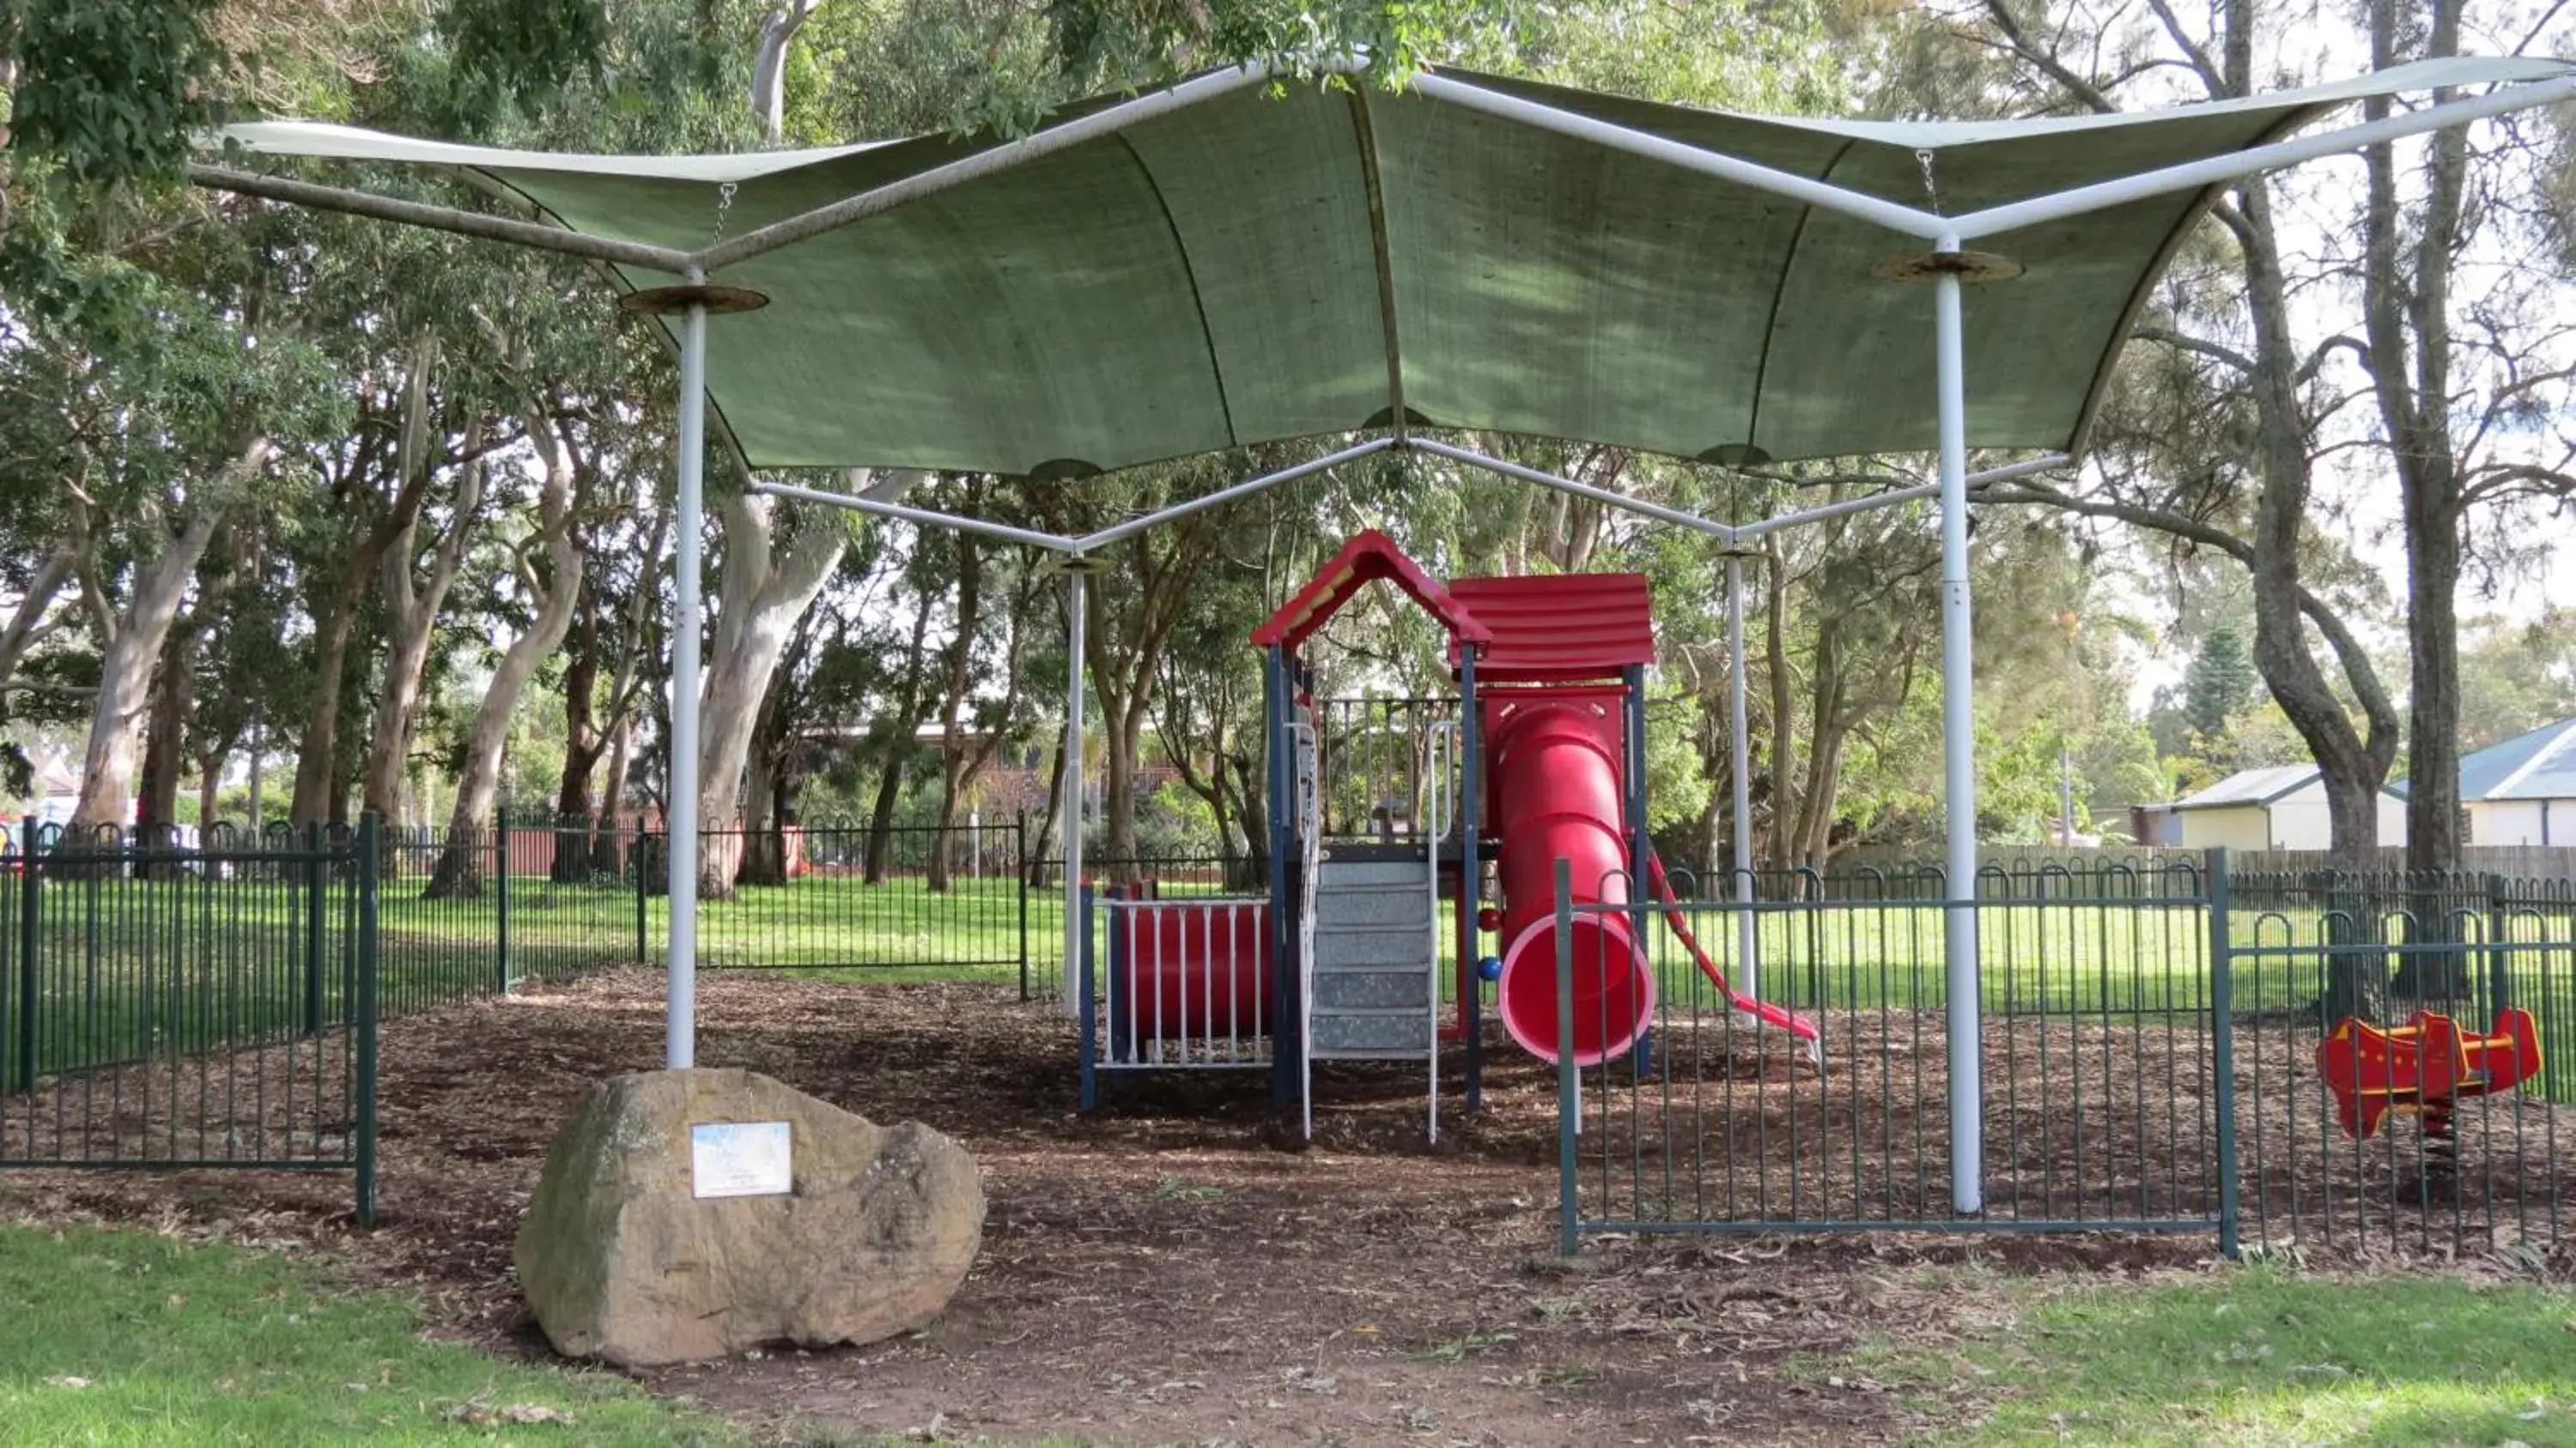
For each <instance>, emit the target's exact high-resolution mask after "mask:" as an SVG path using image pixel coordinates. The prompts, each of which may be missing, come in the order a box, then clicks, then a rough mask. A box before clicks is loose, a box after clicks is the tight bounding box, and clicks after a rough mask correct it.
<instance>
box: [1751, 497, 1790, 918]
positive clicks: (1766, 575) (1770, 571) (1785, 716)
mask: <svg viewBox="0 0 2576 1448" xmlns="http://www.w3.org/2000/svg"><path fill="white" fill-rule="evenodd" d="M1762 546H1763V548H1764V549H1765V551H1766V552H1767V553H1768V554H1769V557H1768V559H1767V560H1766V566H1765V567H1764V568H1763V570H1762V577H1763V580H1764V584H1763V587H1764V591H1765V594H1766V596H1765V598H1764V600H1763V610H1762V613H1763V620H1762V642H1763V650H1764V655H1765V661H1766V662H1767V664H1768V666H1769V670H1770V677H1769V678H1768V679H1767V680H1765V682H1766V683H1767V684H1768V685H1769V686H1770V693H1771V719H1770V725H1771V727H1770V729H1769V731H1768V738H1769V743H1770V745H1771V758H1770V760H1769V764H1770V766H1771V769H1770V773H1771V789H1770V795H1771V820H1770V825H1771V828H1770V844H1771V848H1770V849H1768V850H1766V851H1763V852H1762V853H1761V855H1760V856H1757V858H1767V859H1768V860H1769V861H1770V862H1771V865H1772V867H1773V868H1774V869H1788V868H1790V867H1791V866H1792V864H1793V863H1794V862H1793V860H1792V858H1791V857H1792V856H1793V855H1794V854H1795V853H1796V848H1797V847H1796V845H1795V844H1794V843H1793V842H1792V841H1791V838H1790V837H1791V833H1792V830H1793V824H1792V820H1793V816H1792V814H1791V802H1792V800H1793V799H1794V798H1795V797H1796V791H1795V790H1794V788H1793V787H1792V781H1793V780H1794V779H1795V778H1796V775H1795V773H1794V761H1793V759H1792V756H1793V755H1794V753H1795V752H1796V751H1795V750H1793V749H1792V748H1791V746H1790V742H1789V741H1790V739H1791V738H1792V737H1793V735H1792V725H1791V721H1792V720H1793V719H1795V718H1796V709H1797V695H1796V692H1795V688H1794V684H1793V682H1792V680H1791V678H1790V674H1789V569H1788V565H1787V560H1786V559H1785V558H1784V557H1783V556H1782V554H1781V552H1780V546H1779V544H1778V543H1777V542H1775V541H1774V540H1772V539H1770V538H1765V539H1764V540H1763V545H1762Z"/></svg>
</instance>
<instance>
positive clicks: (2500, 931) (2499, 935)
mask: <svg viewBox="0 0 2576 1448" xmlns="http://www.w3.org/2000/svg"><path fill="white" fill-rule="evenodd" d="M2512 940H2513V901H2512V897H2511V892H2510V891H2509V890H2508V888H2507V887H2506V884H2505V878H2504V876H2502V875H2494V874H2491V875H2489V876H2487V1018H2488V1019H2489V1020H2493V1019H2494V1018H2495V1017H2496V1016H2497V1015H2498V1014H2500V1013H2501V1012H2503V1011H2505V1010H2506V1009H2508V1008H2510V1007H2511V1006H2512V1005H2513V949H2512Z"/></svg>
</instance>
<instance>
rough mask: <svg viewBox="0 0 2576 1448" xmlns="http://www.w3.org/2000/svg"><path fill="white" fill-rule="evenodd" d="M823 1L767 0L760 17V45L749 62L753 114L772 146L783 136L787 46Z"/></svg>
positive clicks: (785, 108) (785, 121)
mask: <svg viewBox="0 0 2576 1448" xmlns="http://www.w3.org/2000/svg"><path fill="white" fill-rule="evenodd" d="M821 3H822V0H769V4H768V6H767V7H766V10H765V13H763V14H762V16H761V17H760V48H759V49H758V50H757V51H755V52H754V53H753V56H752V64H751V105H752V113H753V114H754V115H755V116H757V117H758V118H759V120H760V133H761V134H762V135H763V136H766V137H768V138H769V144H771V145H773V146H775V145H778V144H780V143H781V142H782V141H784V140H785V139H786V130H787V47H788V45H789V43H790V42H792V41H794V40H795V39H796V32H797V31H799V30H802V29H804V28H805V22H806V20H807V19H808V18H810V17H811V16H812V15H813V13H814V8H815V7H816V6H817V5H819V4H821Z"/></svg>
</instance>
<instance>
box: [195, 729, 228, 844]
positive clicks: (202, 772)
mask: <svg viewBox="0 0 2576 1448" xmlns="http://www.w3.org/2000/svg"><path fill="white" fill-rule="evenodd" d="M230 752H231V751H229V750H225V749H214V750H209V751H208V752H207V753H206V754H205V755H204V757H202V758H200V759H199V760H198V761H197V841H198V843H199V844H200V845H201V846H206V847H209V848H211V847H212V844H213V841H211V840H209V839H208V838H207V837H206V832H207V831H208V830H211V829H213V828H214V827H215V825H216V823H217V821H216V819H215V812H216V811H217V810H219V809H221V808H223V788H224V760H225V757H226V755H228V754H229V753H230Z"/></svg>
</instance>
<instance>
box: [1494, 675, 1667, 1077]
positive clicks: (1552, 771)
mask: <svg viewBox="0 0 2576 1448" xmlns="http://www.w3.org/2000/svg"><path fill="white" fill-rule="evenodd" d="M1619 703H1620V691H1619V690H1617V689H1599V688H1593V689H1545V690H1540V689H1515V690H1512V691H1510V692H1509V693H1508V694H1504V693H1500V692H1498V693H1497V694H1496V695H1494V696H1491V697H1489V698H1488V699H1487V700H1486V704H1485V710H1484V715H1485V749H1486V758H1487V759H1488V760H1489V761H1491V762H1490V764H1489V766H1488V772H1487V774H1486V780H1487V798H1488V799H1489V800H1490V801H1491V802H1492V818H1493V821H1494V834H1495V836H1496V838H1497V839H1498V840H1500V841H1501V843H1500V845H1499V846H1498V847H1497V849H1496V851H1495V868H1496V870H1497V871H1498V872H1499V874H1500V875H1501V877H1502V893H1503V919H1502V927H1503V939H1504V940H1505V941H1506V942H1508V944H1506V945H1505V946H1504V948H1503V976H1502V990H1501V1008H1502V1017H1503V1028H1504V1029H1505V1030H1507V1031H1509V1032H1510V1033H1511V1037H1512V1039H1513V1040H1515V1041H1517V1042H1519V1043H1520V1045H1521V1049H1523V1050H1525V1051H1528V1052H1529V1053H1530V1054H1531V1055H1533V1056H1537V1057H1538V1058H1540V1059H1541V1060H1545V1061H1554V1060H1555V1059H1556V1058H1557V1046H1558V1039H1559V1034H1560V1032H1559V1021H1558V1019H1557V1009H1556V1007H1557V1000H1556V983H1557V973H1556V954H1557V926H1556V862H1557V861H1558V860H1560V859H1563V860H1565V861H1567V862H1569V863H1570V865H1571V866H1572V881H1571V888H1572V892H1573V898H1574V903H1575V904H1577V905H1587V904H1594V903H1607V904H1625V903H1627V901H1628V898H1629V893H1628V892H1629V886H1630V881H1629V878H1628V846H1627V842H1626V841H1625V840H1624V839H1623V838H1621V834H1620V816H1621V813H1622V811H1621V810H1620V807H1619V801H1620V793H1619V753H1620V751H1619V733H1620V715H1619ZM1568 928H1569V930H1570V931H1571V933H1572V938H1571V941H1570V943H1571V944H1572V946H1573V948H1574V950H1573V953H1574V1031H1573V1036H1574V1061H1575V1064H1576V1065H1579V1066H1590V1065H1594V1064H1597V1063H1599V1062H1601V1061H1605V1060H1608V1059H1610V1058H1612V1057H1615V1056H1618V1055H1620V1054H1622V1053H1624V1052H1625V1051H1626V1050H1627V1049H1628V1048H1629V1047H1630V1046H1631V1045H1633V1044H1634V1043H1635V1042H1636V1039H1637V1036H1638V1034H1639V1033H1640V1032H1642V1031H1644V1030H1645V1029H1646V1026H1647V1023H1648V1021H1649V1020H1650V1019H1651V1018H1652V1015H1653V1012H1654V1008H1655V981H1654V975H1653V973H1652V972H1651V971H1649V970H1648V969H1647V968H1646V960H1645V957H1644V954H1643V952H1641V951H1640V950H1639V949H1638V947H1637V941H1636V939H1635V936H1634V934H1633V932H1632V930H1631V927H1630V926H1629V923H1628V917H1627V916H1625V915H1617V914H1580V913H1578V914H1576V915H1575V916H1574V917H1573V920H1572V922H1571V924H1570V925H1569V927H1568Z"/></svg>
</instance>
